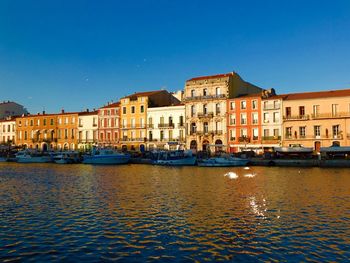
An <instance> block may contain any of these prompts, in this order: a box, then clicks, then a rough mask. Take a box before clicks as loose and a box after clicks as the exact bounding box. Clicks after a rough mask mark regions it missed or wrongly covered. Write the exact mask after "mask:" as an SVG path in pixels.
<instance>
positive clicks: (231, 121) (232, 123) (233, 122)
mask: <svg viewBox="0 0 350 263" xmlns="http://www.w3.org/2000/svg"><path fill="white" fill-rule="evenodd" d="M235 124H236V115H235V114H230V125H235Z"/></svg>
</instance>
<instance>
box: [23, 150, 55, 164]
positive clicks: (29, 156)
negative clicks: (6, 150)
mask: <svg viewBox="0 0 350 263" xmlns="http://www.w3.org/2000/svg"><path fill="white" fill-rule="evenodd" d="M16 161H17V162H18V163H52V162H53V156H52V154H51V153H48V152H30V151H28V150H26V151H19V152H18V153H17V154H16Z"/></svg>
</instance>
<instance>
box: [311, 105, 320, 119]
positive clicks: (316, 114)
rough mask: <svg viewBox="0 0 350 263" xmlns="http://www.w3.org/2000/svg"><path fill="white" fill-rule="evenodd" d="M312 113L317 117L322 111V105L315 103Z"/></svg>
mask: <svg viewBox="0 0 350 263" xmlns="http://www.w3.org/2000/svg"><path fill="white" fill-rule="evenodd" d="M312 113H313V115H314V116H315V117H317V116H318V114H319V113H320V105H313V106H312Z"/></svg>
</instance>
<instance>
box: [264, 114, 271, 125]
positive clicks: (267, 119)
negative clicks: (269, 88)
mask: <svg viewBox="0 0 350 263" xmlns="http://www.w3.org/2000/svg"><path fill="white" fill-rule="evenodd" d="M269 118H270V116H269V113H268V112H265V113H264V123H269Z"/></svg>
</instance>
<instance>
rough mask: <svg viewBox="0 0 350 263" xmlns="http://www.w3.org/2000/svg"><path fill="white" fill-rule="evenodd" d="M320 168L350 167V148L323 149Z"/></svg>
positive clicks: (321, 150) (332, 147)
mask: <svg viewBox="0 0 350 263" xmlns="http://www.w3.org/2000/svg"><path fill="white" fill-rule="evenodd" d="M320 154H321V160H320V167H350V147H346V146H334V145H333V146H330V147H321V149H320Z"/></svg>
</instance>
